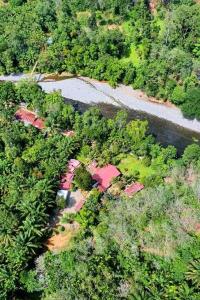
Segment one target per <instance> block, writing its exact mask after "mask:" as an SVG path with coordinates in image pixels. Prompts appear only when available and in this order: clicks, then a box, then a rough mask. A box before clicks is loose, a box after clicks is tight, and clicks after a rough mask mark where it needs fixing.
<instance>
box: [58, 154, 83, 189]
mask: <svg viewBox="0 0 200 300" xmlns="http://www.w3.org/2000/svg"><path fill="white" fill-rule="evenodd" d="M79 166H80V161H78V160H76V159H70V160H69V162H68V166H67V172H66V173H65V174H63V176H62V177H61V181H60V189H61V190H70V189H71V187H72V181H73V179H74V172H75V170H76V169H77V168H78V167H79Z"/></svg>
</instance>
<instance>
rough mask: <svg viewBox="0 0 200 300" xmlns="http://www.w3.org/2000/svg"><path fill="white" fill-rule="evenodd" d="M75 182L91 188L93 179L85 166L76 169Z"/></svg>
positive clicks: (81, 186) (82, 186)
mask: <svg viewBox="0 0 200 300" xmlns="http://www.w3.org/2000/svg"><path fill="white" fill-rule="evenodd" d="M74 182H75V184H76V186H77V187H78V188H80V189H82V190H85V191H88V190H90V189H91V187H92V182H93V181H92V177H91V175H90V173H89V172H88V171H87V170H86V169H85V168H84V167H83V166H80V167H79V168H77V169H76V171H75V177H74Z"/></svg>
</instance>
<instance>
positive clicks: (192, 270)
mask: <svg viewBox="0 0 200 300" xmlns="http://www.w3.org/2000/svg"><path fill="white" fill-rule="evenodd" d="M186 276H187V279H188V280H191V282H192V283H193V284H194V285H195V286H196V287H197V288H199V287H200V259H196V260H194V261H192V262H191V263H190V265H189V270H188V271H187V273H186Z"/></svg>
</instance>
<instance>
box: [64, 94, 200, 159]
mask: <svg viewBox="0 0 200 300" xmlns="http://www.w3.org/2000/svg"><path fill="white" fill-rule="evenodd" d="M66 102H68V103H71V104H72V105H73V106H74V108H75V109H77V110H79V111H80V112H84V111H85V110H87V109H88V108H89V107H91V106H92V105H91V104H85V103H82V102H79V101H75V100H70V99H66ZM95 106H96V107H98V108H99V109H100V111H101V112H102V114H103V115H104V116H105V117H107V118H113V117H114V116H115V115H116V113H117V112H118V111H119V110H120V108H119V107H116V106H115V105H111V104H106V103H98V104H95ZM126 111H127V113H128V120H133V119H139V120H147V121H148V122H149V133H151V134H153V135H154V136H155V138H156V140H157V141H158V142H159V143H160V144H161V145H163V146H168V145H174V146H175V147H176V148H177V150H178V154H179V155H181V154H182V153H183V151H184V149H185V147H186V146H187V145H189V144H191V143H193V142H197V143H199V144H200V134H199V133H196V132H194V131H191V130H188V129H185V128H183V127H180V126H177V125H175V124H173V123H171V122H169V121H166V120H164V119H160V118H158V117H155V116H152V115H150V114H147V113H144V112H140V111H136V110H133V109H127V110H126Z"/></svg>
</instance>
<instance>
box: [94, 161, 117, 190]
mask: <svg viewBox="0 0 200 300" xmlns="http://www.w3.org/2000/svg"><path fill="white" fill-rule="evenodd" d="M89 170H90V166H89ZM91 170H92V172H91V175H92V178H93V179H94V180H96V181H97V182H98V188H99V190H100V191H101V192H105V191H106V190H107V189H108V188H109V187H110V186H111V183H112V180H113V179H114V178H116V177H117V176H119V175H120V172H119V171H118V169H117V168H116V167H115V166H113V165H110V164H109V165H107V166H105V167H103V168H98V167H95V166H94V164H92V165H91Z"/></svg>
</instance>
